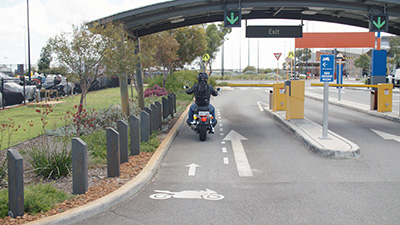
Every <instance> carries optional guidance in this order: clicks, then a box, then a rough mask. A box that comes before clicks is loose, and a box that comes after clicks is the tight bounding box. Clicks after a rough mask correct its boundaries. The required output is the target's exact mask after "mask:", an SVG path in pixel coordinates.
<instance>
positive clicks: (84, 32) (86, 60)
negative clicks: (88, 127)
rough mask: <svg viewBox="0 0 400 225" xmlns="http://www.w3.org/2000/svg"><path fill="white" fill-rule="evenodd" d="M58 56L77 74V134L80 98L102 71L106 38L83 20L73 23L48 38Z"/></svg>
mask: <svg viewBox="0 0 400 225" xmlns="http://www.w3.org/2000/svg"><path fill="white" fill-rule="evenodd" d="M49 43H50V45H51V47H52V50H53V52H54V53H55V55H56V58H57V60H58V61H59V63H60V64H61V65H62V66H65V67H67V68H68V69H69V71H70V72H71V73H74V74H76V76H77V78H78V80H79V81H80V87H81V90H82V94H81V98H80V101H79V107H78V115H77V121H76V123H77V136H80V129H81V127H80V125H81V115H82V111H83V102H84V99H85V98H86V94H87V92H88V90H89V88H90V85H91V83H92V82H93V81H94V80H96V79H97V78H98V77H100V76H103V75H104V74H105V68H104V57H105V54H106V53H107V51H108V50H109V49H108V47H109V46H108V45H107V44H108V40H107V38H105V37H104V36H102V35H99V34H96V33H93V32H91V31H90V29H89V27H88V26H87V25H85V24H83V25H81V26H80V27H76V26H73V29H72V33H62V34H60V35H56V36H55V37H54V38H51V39H50V41H49Z"/></svg>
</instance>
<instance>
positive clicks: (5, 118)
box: [0, 88, 136, 150]
mask: <svg viewBox="0 0 400 225" xmlns="http://www.w3.org/2000/svg"><path fill="white" fill-rule="evenodd" d="M135 94H136V92H135ZM79 100H80V95H76V96H74V97H67V98H64V99H60V100H59V102H60V103H59V104H54V105H51V108H52V109H53V112H51V113H50V114H49V115H48V116H47V117H46V122H47V125H46V127H45V128H46V129H48V130H52V129H55V128H58V127H62V126H65V125H66V123H67V122H66V120H64V119H63V117H64V116H65V115H66V112H67V111H73V112H75V111H76V109H75V105H78V104H79ZM120 102H121V98H120V89H119V88H109V89H105V90H101V91H95V92H91V93H89V94H88V95H87V97H86V107H87V108H94V109H96V110H98V109H102V108H108V107H109V106H110V105H112V104H119V103H120ZM42 104H45V103H44V102H41V104H38V105H36V104H29V105H27V106H21V107H16V108H12V109H8V110H3V111H0V141H1V143H0V145H1V146H0V150H2V149H5V148H8V147H9V146H14V145H16V144H18V143H19V142H21V141H25V140H28V139H31V138H34V137H37V136H39V135H41V134H42V133H43V129H42V121H41V114H39V113H38V112H36V110H42ZM9 118H11V119H12V122H10V121H9ZM12 123H14V125H13V127H14V128H13V129H10V130H12V131H10V132H9V131H7V130H4V131H3V132H1V125H2V124H12ZM29 123H31V124H33V126H30V125H29ZM18 126H20V128H19V129H18V131H15V129H17V128H18ZM9 134H11V139H10V142H9V138H8V137H9ZM2 135H3V138H2Z"/></svg>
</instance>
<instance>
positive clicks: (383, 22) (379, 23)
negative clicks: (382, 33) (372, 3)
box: [372, 17, 386, 29]
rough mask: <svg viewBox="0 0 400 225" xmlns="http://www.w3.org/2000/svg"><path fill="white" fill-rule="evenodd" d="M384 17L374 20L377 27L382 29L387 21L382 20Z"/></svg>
mask: <svg viewBox="0 0 400 225" xmlns="http://www.w3.org/2000/svg"><path fill="white" fill-rule="evenodd" d="M381 18H382V17H378V22H375V21H372V23H373V24H374V25H375V27H376V28H378V29H381V28H382V27H383V25H385V23H386V21H382V22H381Z"/></svg>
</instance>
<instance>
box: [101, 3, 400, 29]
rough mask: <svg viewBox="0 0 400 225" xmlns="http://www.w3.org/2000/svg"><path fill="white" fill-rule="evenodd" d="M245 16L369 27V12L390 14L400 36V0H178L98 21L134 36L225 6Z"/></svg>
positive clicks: (214, 17) (213, 16)
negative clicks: (119, 24)
mask: <svg viewBox="0 0 400 225" xmlns="http://www.w3.org/2000/svg"><path fill="white" fill-rule="evenodd" d="M239 8H241V10H242V19H298V20H302V19H303V20H314V21H325V22H334V23H340V24H347V25H353V26H358V27H365V28H368V26H369V15H370V13H372V14H385V13H387V14H388V15H389V33H392V34H396V35H400V0H176V1H169V2H163V3H159V4H155V5H150V6H146V7H142V8H138V9H132V10H128V11H125V12H121V13H118V14H115V15H111V16H108V17H105V18H102V19H99V20H97V21H96V22H100V23H107V22H110V21H122V22H123V23H124V24H125V28H126V29H127V30H128V31H129V32H130V33H131V34H132V35H134V36H136V37H141V36H144V35H148V34H152V33H156V32H160V31H164V30H169V29H173V28H178V27H183V26H188V25H195V24H202V23H210V22H217V21H223V20H224V18H223V17H224V10H225V9H239Z"/></svg>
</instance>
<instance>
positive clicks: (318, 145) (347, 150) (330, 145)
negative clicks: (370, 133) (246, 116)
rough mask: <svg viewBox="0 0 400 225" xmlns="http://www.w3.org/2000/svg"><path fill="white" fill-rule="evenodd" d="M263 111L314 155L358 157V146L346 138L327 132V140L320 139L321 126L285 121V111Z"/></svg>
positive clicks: (266, 108) (267, 108)
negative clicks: (299, 140)
mask: <svg viewBox="0 0 400 225" xmlns="http://www.w3.org/2000/svg"><path fill="white" fill-rule="evenodd" d="M265 111H266V112H267V113H268V114H269V115H271V116H272V117H273V118H274V119H275V120H276V121H278V122H279V123H280V124H281V125H282V126H283V127H285V128H286V129H288V130H289V131H290V132H292V133H293V134H294V135H296V136H297V137H299V138H300V139H301V140H302V141H303V143H304V144H305V145H306V146H307V147H308V148H309V149H310V150H311V151H312V152H313V153H315V154H316V155H320V156H322V157H327V158H334V159H350V158H358V157H359V156H360V148H359V147H358V145H356V144H354V143H353V142H351V141H349V140H347V139H346V138H344V137H342V136H340V135H338V134H336V133H334V132H331V131H328V139H321V137H322V129H323V128H322V126H321V125H319V124H317V123H314V122H312V121H310V120H308V119H306V118H305V119H291V120H286V119H285V118H286V111H276V112H273V111H272V110H270V109H269V107H265Z"/></svg>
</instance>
